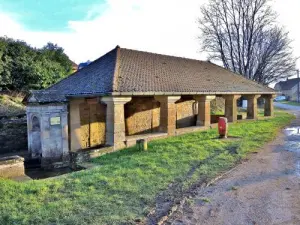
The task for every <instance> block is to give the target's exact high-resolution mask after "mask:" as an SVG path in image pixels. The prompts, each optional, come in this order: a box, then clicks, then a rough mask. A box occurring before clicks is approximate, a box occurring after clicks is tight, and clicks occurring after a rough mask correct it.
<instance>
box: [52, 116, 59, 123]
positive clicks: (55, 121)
mask: <svg viewBox="0 0 300 225" xmlns="http://www.w3.org/2000/svg"><path fill="white" fill-rule="evenodd" d="M50 125H60V117H59V116H56V117H51V118H50Z"/></svg>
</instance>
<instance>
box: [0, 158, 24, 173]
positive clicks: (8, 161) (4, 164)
mask: <svg viewBox="0 0 300 225" xmlns="http://www.w3.org/2000/svg"><path fill="white" fill-rule="evenodd" d="M24 175H25V171H24V158H22V157H20V156H9V157H4V158H0V177H3V178H14V177H21V176H24Z"/></svg>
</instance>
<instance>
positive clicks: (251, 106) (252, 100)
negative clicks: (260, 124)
mask: <svg viewBox="0 0 300 225" xmlns="http://www.w3.org/2000/svg"><path fill="white" fill-rule="evenodd" d="M259 97H260V95H247V96H245V98H246V99H247V119H257V99H258V98H259Z"/></svg>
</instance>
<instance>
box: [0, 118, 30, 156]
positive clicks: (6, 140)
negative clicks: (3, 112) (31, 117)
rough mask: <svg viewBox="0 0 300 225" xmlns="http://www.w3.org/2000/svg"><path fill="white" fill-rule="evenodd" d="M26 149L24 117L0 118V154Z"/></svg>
mask: <svg viewBox="0 0 300 225" xmlns="http://www.w3.org/2000/svg"><path fill="white" fill-rule="evenodd" d="M26 150H27V123H26V117H23V118H10V119H2V120H0V155H1V154H6V153H12V152H15V153H16V154H17V153H18V152H20V151H26Z"/></svg>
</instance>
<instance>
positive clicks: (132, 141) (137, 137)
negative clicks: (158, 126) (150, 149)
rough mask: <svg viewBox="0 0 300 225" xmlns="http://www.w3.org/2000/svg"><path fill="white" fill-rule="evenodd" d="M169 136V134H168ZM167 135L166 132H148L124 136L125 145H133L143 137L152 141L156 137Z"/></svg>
mask: <svg viewBox="0 0 300 225" xmlns="http://www.w3.org/2000/svg"><path fill="white" fill-rule="evenodd" d="M169 136H170V135H169ZM166 137H168V134H167V133H161V132H160V133H149V134H138V135H131V136H127V137H126V141H125V143H126V147H127V148H128V147H131V146H135V145H136V142H137V140H141V139H145V140H147V141H152V140H156V139H161V138H166Z"/></svg>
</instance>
